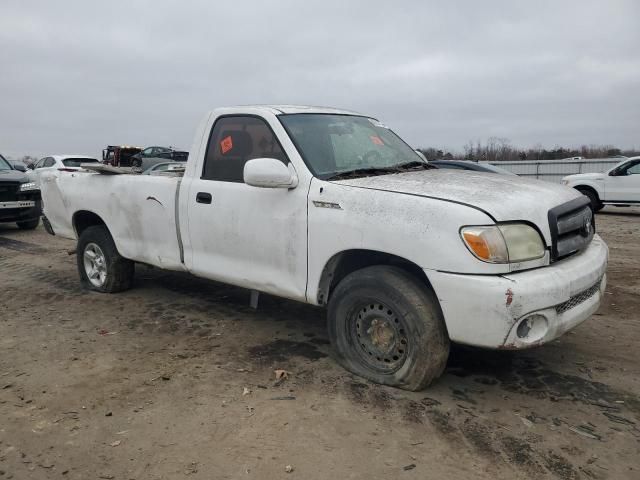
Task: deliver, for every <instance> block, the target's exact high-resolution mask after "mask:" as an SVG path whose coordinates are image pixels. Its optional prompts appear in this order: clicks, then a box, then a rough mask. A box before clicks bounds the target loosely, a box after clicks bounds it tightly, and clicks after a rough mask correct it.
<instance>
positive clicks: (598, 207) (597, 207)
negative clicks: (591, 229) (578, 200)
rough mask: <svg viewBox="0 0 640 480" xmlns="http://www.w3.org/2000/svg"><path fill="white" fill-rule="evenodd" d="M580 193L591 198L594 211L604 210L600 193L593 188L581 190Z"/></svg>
mask: <svg viewBox="0 0 640 480" xmlns="http://www.w3.org/2000/svg"><path fill="white" fill-rule="evenodd" d="M580 193H582V194H583V195H584V196H586V197H587V198H588V199H589V202H590V203H591V210H593V212H594V213H595V212H599V211H600V210H602V207H603V206H604V205H602V202H600V198H598V194H597V193H596V192H594V191H593V190H580Z"/></svg>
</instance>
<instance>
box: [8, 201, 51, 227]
mask: <svg viewBox="0 0 640 480" xmlns="http://www.w3.org/2000/svg"><path fill="white" fill-rule="evenodd" d="M41 213H42V201H41V200H16V201H11V202H0V222H3V223H5V222H23V221H28V220H34V219H36V218H38V217H39V216H40V214H41Z"/></svg>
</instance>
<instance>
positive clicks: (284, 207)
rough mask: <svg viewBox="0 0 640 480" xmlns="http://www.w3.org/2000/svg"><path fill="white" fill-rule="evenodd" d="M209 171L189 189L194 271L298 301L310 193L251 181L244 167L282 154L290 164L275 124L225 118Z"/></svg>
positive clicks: (209, 155)
mask: <svg viewBox="0 0 640 480" xmlns="http://www.w3.org/2000/svg"><path fill="white" fill-rule="evenodd" d="M207 134H208V138H209V140H208V145H207V147H206V153H205V158H204V166H203V168H202V170H201V171H199V172H196V173H195V175H193V177H192V180H191V184H190V185H189V186H188V187H187V188H188V192H189V193H188V195H189V197H188V199H187V204H188V223H189V244H190V247H189V248H190V252H189V251H188V250H186V249H185V263H186V264H187V267H188V268H189V270H190V271H191V272H192V273H194V274H196V275H198V276H201V277H205V278H210V279H212V280H219V281H222V282H225V283H230V284H235V285H239V286H242V287H245V288H250V289H255V290H258V291H262V292H267V293H273V294H276V295H279V296H283V297H288V298H292V299H296V300H302V301H304V300H305V291H306V283H307V190H308V184H307V185H304V184H302V183H300V184H299V185H298V186H297V187H296V188H292V189H287V188H261V187H253V186H250V185H247V184H245V183H244V179H243V170H244V164H245V163H246V162H247V161H248V160H251V159H253V158H265V157H266V158H275V159H277V160H280V161H281V162H283V163H285V164H289V159H288V157H287V154H286V153H285V151H284V150H283V149H282V146H281V144H280V142H279V141H278V139H277V137H276V135H275V134H274V133H273V130H272V129H271V127H270V126H269V125H268V123H267V122H266V121H265V120H264V119H262V118H259V117H256V116H241V115H238V116H235V115H234V116H224V117H219V118H218V119H217V120H216V121H215V123H214V125H213V127H212V129H211V132H210V134H209V132H207Z"/></svg>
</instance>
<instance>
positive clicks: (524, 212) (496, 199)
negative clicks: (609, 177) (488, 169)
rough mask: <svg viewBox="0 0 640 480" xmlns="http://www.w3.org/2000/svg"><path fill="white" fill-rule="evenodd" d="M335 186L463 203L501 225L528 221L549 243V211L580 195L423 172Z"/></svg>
mask: <svg viewBox="0 0 640 480" xmlns="http://www.w3.org/2000/svg"><path fill="white" fill-rule="evenodd" d="M332 183H336V184H339V185H346V186H350V187H357V188H368V189H373V190H381V191H388V192H397V193H400V194H406V195H417V196H423V197H429V198H435V199H439V200H443V201H448V202H455V203H461V204H464V205H468V206H469V207H472V208H476V209H479V210H482V211H484V212H485V213H487V214H488V215H489V216H491V217H492V218H493V219H494V220H496V221H498V222H506V221H514V220H526V221H529V222H532V223H534V224H536V225H537V226H538V228H539V229H540V231H541V232H542V233H543V234H544V236H545V239H546V240H547V243H548V244H549V243H550V233H549V220H548V217H547V213H548V211H549V210H550V209H551V208H553V207H557V206H558V205H561V204H563V203H566V202H568V201H570V200H572V199H574V198H577V197H579V196H580V195H581V193H580V192H578V191H577V190H575V189H573V188H569V187H564V186H562V185H558V184H554V183H549V182H544V181H541V180H529V179H526V178H522V177H515V176H511V175H499V174H495V173H483V172H472V171H456V170H444V169H443V170H422V171H417V172H416V171H413V172H405V173H397V174H391V175H379V176H374V177H361V178H353V179H346V180H338V181H334V182H332Z"/></svg>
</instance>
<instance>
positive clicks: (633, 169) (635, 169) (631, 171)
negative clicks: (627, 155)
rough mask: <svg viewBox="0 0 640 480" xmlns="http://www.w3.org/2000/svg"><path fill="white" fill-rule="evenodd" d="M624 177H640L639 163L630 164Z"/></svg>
mask: <svg viewBox="0 0 640 480" xmlns="http://www.w3.org/2000/svg"><path fill="white" fill-rule="evenodd" d="M625 175H640V162H635V163H630V164H629V166H628V167H627V169H626V172H625Z"/></svg>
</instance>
